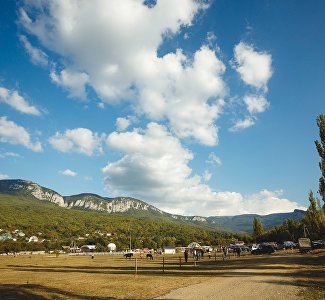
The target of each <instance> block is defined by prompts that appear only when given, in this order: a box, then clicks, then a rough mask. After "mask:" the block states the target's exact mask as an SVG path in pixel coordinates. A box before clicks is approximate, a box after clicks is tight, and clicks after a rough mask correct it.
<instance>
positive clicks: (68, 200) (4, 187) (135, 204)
mask: <svg viewBox="0 0 325 300" xmlns="http://www.w3.org/2000/svg"><path fill="white" fill-rule="evenodd" d="M1 194H10V195H16V196H20V197H28V198H33V199H35V200H36V199H38V200H42V201H49V202H52V203H53V204H55V205H58V206H60V207H62V208H65V209H83V210H92V211H99V212H106V213H108V214H112V213H119V214H126V215H128V216H130V215H132V216H135V217H139V216H140V217H141V216H145V217H153V218H155V217H157V216H159V217H165V218H167V219H169V218H172V219H174V220H180V221H188V222H191V223H197V224H198V223H199V224H202V225H205V226H208V227H213V228H219V229H226V230H229V231H235V232H250V231H251V229H252V222H253V219H254V217H259V218H260V219H261V221H262V223H263V224H264V226H265V227H266V228H269V227H273V226H275V225H278V224H281V223H282V222H283V221H284V220H285V219H294V220H300V219H302V218H303V217H304V215H305V212H304V211H302V210H294V211H293V212H288V213H276V214H270V215H265V216H260V215H257V214H244V215H237V216H209V217H202V216H181V215H174V214H169V213H167V212H164V211H162V210H160V209H158V208H156V207H154V206H152V205H150V204H148V203H145V202H143V201H141V200H138V199H134V198H130V197H116V198H107V197H102V196H99V195H96V194H90V193H84V194H79V195H72V196H62V195H60V194H59V193H57V192H56V191H53V190H51V189H48V188H45V187H42V186H40V185H38V184H37V183H34V182H31V181H26V180H21V179H13V180H0V205H1Z"/></svg>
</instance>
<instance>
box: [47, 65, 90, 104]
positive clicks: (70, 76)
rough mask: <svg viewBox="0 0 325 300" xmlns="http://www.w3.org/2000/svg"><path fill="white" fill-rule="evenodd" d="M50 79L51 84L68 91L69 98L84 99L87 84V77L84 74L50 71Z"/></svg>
mask: <svg viewBox="0 0 325 300" xmlns="http://www.w3.org/2000/svg"><path fill="white" fill-rule="evenodd" d="M50 77H51V79H52V81H53V82H55V83H56V84H58V85H60V86H62V87H64V88H66V89H67V90H68V91H69V97H72V98H79V99H83V100H84V99H86V87H85V85H86V83H87V82H88V75H87V74H86V73H81V72H75V71H72V70H68V69H65V70H62V71H61V72H60V73H56V72H55V71H54V70H52V71H51V73H50Z"/></svg>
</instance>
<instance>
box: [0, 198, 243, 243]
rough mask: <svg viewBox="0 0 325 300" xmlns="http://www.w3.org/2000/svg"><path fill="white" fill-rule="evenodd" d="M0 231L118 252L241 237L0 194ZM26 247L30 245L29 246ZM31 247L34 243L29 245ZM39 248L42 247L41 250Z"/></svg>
mask: <svg viewBox="0 0 325 300" xmlns="http://www.w3.org/2000/svg"><path fill="white" fill-rule="evenodd" d="M0 204H1V210H0V224H1V225H0V227H1V229H2V230H3V232H6V233H8V234H9V233H11V232H12V231H14V230H19V231H22V232H23V233H24V234H25V236H24V237H20V238H18V241H21V242H22V243H23V242H25V240H26V237H29V236H32V235H36V236H38V237H39V239H40V240H43V243H42V245H44V246H45V247H47V245H48V246H49V247H52V248H53V247H60V246H61V245H64V244H68V243H70V242H71V241H73V240H76V241H77V243H79V244H87V243H90V244H97V245H98V246H99V247H105V245H107V243H108V242H111V241H113V242H114V243H116V244H117V245H118V247H119V248H120V249H124V248H125V249H126V248H127V247H128V246H129V241H130V236H131V240H132V247H134V248H138V247H139V248H140V247H141V248H142V247H148V248H158V247H162V246H164V245H178V246H184V245H188V244H189V243H190V242H192V241H199V242H201V243H203V244H206V245H211V244H214V245H215V244H220V243H223V242H224V241H225V239H227V240H229V241H230V240H235V239H237V238H243V236H240V235H236V234H230V233H225V232H221V231H217V230H215V229H211V228H208V227H204V226H203V225H201V226H200V225H195V224H191V223H189V222H186V221H180V220H169V219H166V218H164V217H161V218H159V217H158V216H157V217H156V218H152V217H145V216H143V217H137V216H132V215H122V214H107V213H104V212H93V211H86V210H67V209H65V208H61V207H59V206H57V205H55V204H53V203H50V202H45V201H40V200H35V199H30V198H26V197H23V196H21V197H17V196H12V195H5V194H0ZM28 244H29V245H28V246H29V247H30V245H31V243H28ZM32 244H34V243H32ZM41 248H42V247H41Z"/></svg>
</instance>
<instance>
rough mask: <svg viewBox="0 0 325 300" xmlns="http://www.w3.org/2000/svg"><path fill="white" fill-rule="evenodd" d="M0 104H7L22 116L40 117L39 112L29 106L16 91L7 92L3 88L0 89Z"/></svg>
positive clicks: (7, 90)
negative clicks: (22, 114)
mask: <svg viewBox="0 0 325 300" xmlns="http://www.w3.org/2000/svg"><path fill="white" fill-rule="evenodd" d="M0 102H3V103H6V104H8V105H9V106H11V107H12V108H14V109H16V110H17V111H19V112H21V113H24V114H28V115H34V116H40V115H41V112H40V110H39V109H37V108H36V107H35V106H33V105H30V104H29V103H28V102H27V101H26V100H25V99H24V97H22V96H21V95H19V93H18V91H16V90H9V89H7V88H5V87H0Z"/></svg>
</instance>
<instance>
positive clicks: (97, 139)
mask: <svg viewBox="0 0 325 300" xmlns="http://www.w3.org/2000/svg"><path fill="white" fill-rule="evenodd" d="M104 137H105V135H99V134H98V133H94V132H92V131H91V130H90V129H88V128H75V129H67V130H66V131H65V132H64V133H60V132H56V133H55V135H54V136H52V137H50V138H49V143H50V144H51V145H52V147H53V148H55V149H56V150H58V151H60V152H76V153H81V154H86V155H88V156H92V155H95V154H101V153H102V152H103V149H102V141H103V139H104Z"/></svg>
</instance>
